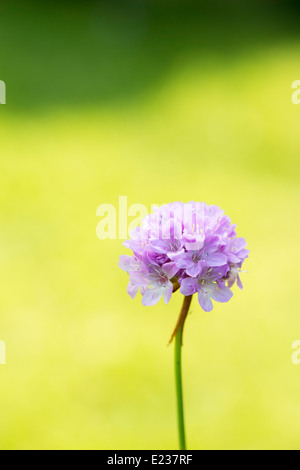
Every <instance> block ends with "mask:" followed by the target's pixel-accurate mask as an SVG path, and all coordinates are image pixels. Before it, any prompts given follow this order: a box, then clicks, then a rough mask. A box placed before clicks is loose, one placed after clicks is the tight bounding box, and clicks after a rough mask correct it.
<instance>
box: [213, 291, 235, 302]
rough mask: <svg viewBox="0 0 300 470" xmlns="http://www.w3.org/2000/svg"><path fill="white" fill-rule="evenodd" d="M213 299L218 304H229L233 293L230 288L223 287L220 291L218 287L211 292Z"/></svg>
mask: <svg viewBox="0 0 300 470" xmlns="http://www.w3.org/2000/svg"><path fill="white" fill-rule="evenodd" d="M210 295H211V298H212V299H213V300H215V301H216V302H222V303H223V302H228V300H230V299H231V297H232V295H233V294H232V292H231V290H230V289H229V288H228V287H223V288H222V289H219V288H218V287H216V288H215V289H214V290H212V291H211V293H210Z"/></svg>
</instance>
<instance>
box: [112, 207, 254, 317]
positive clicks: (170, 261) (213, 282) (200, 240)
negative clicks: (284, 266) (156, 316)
mask: <svg viewBox="0 0 300 470" xmlns="http://www.w3.org/2000/svg"><path fill="white" fill-rule="evenodd" d="M235 228H236V226H235V225H232V224H231V220H230V218H229V217H228V216H226V215H224V212H223V211H222V210H221V209H220V208H219V207H217V206H208V205H207V204H205V203H200V202H189V203H187V204H183V203H180V202H175V203H171V204H166V205H163V206H161V207H159V208H157V209H155V210H154V212H153V213H152V214H149V215H148V216H146V217H145V218H144V219H143V221H142V223H141V226H139V227H136V228H135V229H134V230H133V231H132V232H131V234H130V237H131V238H130V240H126V241H125V242H124V246H126V247H127V248H130V249H131V250H132V252H133V255H132V256H128V255H123V256H121V257H120V262H119V266H120V267H121V268H122V269H123V270H124V271H126V272H127V273H128V274H129V285H128V289H127V291H128V294H129V295H130V296H131V297H132V298H134V297H135V296H136V294H137V292H138V291H139V290H140V292H141V294H142V296H143V300H142V303H143V305H155V304H156V303H157V302H158V301H159V300H160V298H161V297H163V299H164V301H165V303H166V304H167V303H168V302H169V301H170V298H171V296H172V293H173V290H174V286H175V285H177V286H180V292H181V293H182V294H183V295H191V294H195V293H197V294H198V300H199V303H200V305H201V307H202V308H203V310H205V311H207V312H209V311H211V310H212V308H213V304H212V300H214V301H216V302H227V301H228V300H229V299H230V298H231V297H232V292H231V287H232V286H233V284H234V283H235V281H236V282H237V285H238V286H239V287H240V288H242V283H241V280H240V278H239V274H238V273H239V271H240V269H241V267H242V264H243V262H244V261H245V259H246V258H247V257H248V254H249V250H247V249H246V248H245V246H246V241H245V240H244V239H243V238H238V237H237V236H236V231H235ZM211 299H212V300H211Z"/></svg>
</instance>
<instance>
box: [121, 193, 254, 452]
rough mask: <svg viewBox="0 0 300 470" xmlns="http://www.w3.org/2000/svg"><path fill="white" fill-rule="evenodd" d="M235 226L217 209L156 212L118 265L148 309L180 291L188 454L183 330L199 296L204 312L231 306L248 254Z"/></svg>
mask: <svg viewBox="0 0 300 470" xmlns="http://www.w3.org/2000/svg"><path fill="white" fill-rule="evenodd" d="M235 228H236V226H235V225H232V224H231V221H230V218H229V217H228V216H226V215H224V212H223V211H222V210H221V209H220V208H219V207H217V206H208V205H207V204H205V203H200V202H190V203H188V204H183V203H179V202H175V203H173V204H166V205H163V206H161V207H159V208H157V209H156V210H155V211H154V213H153V214H150V215H148V216H147V217H145V218H144V219H143V221H142V223H141V226H140V227H136V228H135V229H134V230H133V231H132V232H131V234H130V237H131V238H130V240H127V241H126V242H124V245H125V246H126V247H127V248H130V249H131V250H132V252H133V255H132V256H129V255H122V256H121V257H120V262H119V266H120V267H121V268H122V269H123V270H124V271H126V272H127V273H128V274H129V284H128V288H127V292H128V294H129V295H130V296H131V297H132V298H134V297H135V296H136V295H137V293H138V291H140V293H141V294H142V296H143V298H142V303H143V305H155V304H156V303H157V302H158V301H159V300H160V299H161V297H162V298H163V299H164V301H165V303H166V304H167V303H168V302H169V301H170V299H171V297H172V293H173V292H175V291H176V290H178V289H179V288H180V292H181V293H182V294H183V296H184V297H183V305H182V308H181V311H180V314H179V318H178V321H177V323H176V326H175V329H174V331H173V334H172V336H171V340H170V342H171V341H172V340H173V338H175V383H176V396H177V416H178V432H179V445H180V449H181V450H185V449H186V440H185V427H184V409H183V393H182V373H181V348H182V334H183V327H184V323H185V320H186V317H187V314H188V312H189V308H190V305H191V301H192V296H193V295H194V294H197V296H198V301H199V304H200V305H201V307H202V308H203V310H205V311H206V312H210V311H211V310H212V309H213V303H212V301H213V300H214V301H215V302H228V300H230V299H231V297H232V291H231V287H232V286H233V284H234V283H235V282H236V283H237V285H238V286H239V287H240V288H241V289H242V288H243V286H242V283H241V280H240V277H239V272H240V271H241V267H242V264H243V262H244V261H245V259H246V258H247V257H248V253H249V251H248V250H247V249H246V248H245V247H246V241H245V240H244V239H243V238H238V237H237V235H236V231H235Z"/></svg>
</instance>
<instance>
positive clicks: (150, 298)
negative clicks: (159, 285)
mask: <svg viewBox="0 0 300 470" xmlns="http://www.w3.org/2000/svg"><path fill="white" fill-rule="evenodd" d="M161 296H162V290H161V289H148V290H147V291H146V292H145V294H144V295H143V298H142V304H143V305H145V306H147V307H151V306H152V305H155V304H157V302H159V300H160V298H161Z"/></svg>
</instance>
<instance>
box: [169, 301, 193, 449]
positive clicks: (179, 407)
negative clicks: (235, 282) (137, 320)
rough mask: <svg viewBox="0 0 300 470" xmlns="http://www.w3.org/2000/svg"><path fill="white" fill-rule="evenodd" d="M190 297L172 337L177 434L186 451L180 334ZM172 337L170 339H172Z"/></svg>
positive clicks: (182, 447) (180, 444)
mask: <svg viewBox="0 0 300 470" xmlns="http://www.w3.org/2000/svg"><path fill="white" fill-rule="evenodd" d="M191 300H192V296H191V295H189V296H186V297H184V301H183V305H182V309H181V312H180V315H179V319H178V322H177V325H176V328H175V331H174V333H173V335H174V336H175V383H176V397H177V419H178V432H179V446H180V450H186V441H185V428H184V410H183V392H182V371H181V350H182V334H183V327H184V322H185V319H186V316H187V314H188V311H189V308H190V304H191ZM173 335H172V337H173Z"/></svg>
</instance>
